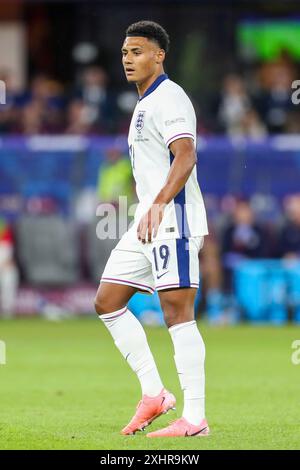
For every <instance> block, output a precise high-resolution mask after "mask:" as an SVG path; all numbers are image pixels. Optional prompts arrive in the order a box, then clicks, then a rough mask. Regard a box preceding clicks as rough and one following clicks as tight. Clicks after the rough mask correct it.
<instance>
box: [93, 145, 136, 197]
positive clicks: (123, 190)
mask: <svg viewBox="0 0 300 470" xmlns="http://www.w3.org/2000/svg"><path fill="white" fill-rule="evenodd" d="M106 157H107V160H106V162H105V163H104V164H103V165H101V167H100V171H99V178H98V190H97V193H98V197H99V200H100V202H110V203H112V204H115V205H118V203H119V196H126V197H127V204H128V206H129V205H130V204H131V203H132V202H133V200H134V188H133V179H132V170H131V165H130V160H129V158H128V156H127V155H123V154H122V152H121V151H120V150H119V149H118V148H117V147H114V148H109V149H108V150H107V153H106Z"/></svg>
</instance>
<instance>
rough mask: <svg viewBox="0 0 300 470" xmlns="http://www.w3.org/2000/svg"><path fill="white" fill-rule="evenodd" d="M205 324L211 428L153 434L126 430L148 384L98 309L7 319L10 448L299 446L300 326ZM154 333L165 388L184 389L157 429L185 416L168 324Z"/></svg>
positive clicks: (4, 371) (5, 434) (5, 400)
mask: <svg viewBox="0 0 300 470" xmlns="http://www.w3.org/2000/svg"><path fill="white" fill-rule="evenodd" d="M199 326H200V329H201V331H202V334H203V337H204V340H205V342H206V350H207V359H206V376H207V379H206V397H207V406H206V410H207V418H208V420H209V425H210V427H211V435H210V436H209V437H203V438H177V439H167V438H165V439H148V438H146V435H145V433H139V434H137V435H135V436H128V437H124V436H121V435H120V434H119V431H120V429H121V428H122V427H123V426H124V425H125V424H127V422H128V421H129V419H130V418H131V416H132V414H133V412H134V411H135V407H136V404H137V402H138V400H139V399H140V388H139V384H138V381H137V379H136V377H135V375H134V373H133V372H132V371H131V370H130V368H129V366H128V364H127V363H126V362H125V360H124V359H123V358H122V357H121V355H120V353H119V352H118V351H117V350H116V348H115V346H114V344H113V341H112V339H111V337H110V335H109V333H108V332H107V331H106V329H105V327H104V326H103V325H102V323H101V322H99V320H97V318H96V317H92V318H76V319H70V320H64V321H62V322H59V323H50V322H47V321H46V320H43V319H36V318H35V319H17V320H1V321H0V340H2V341H5V343H6V352H7V363H6V365H0V416H1V419H0V448H2V449H105V450H111V449H119V450H123V449H143V450H151V449H152V450H155V449H162V450H171V449H184V450H185V449H263V448H264V449H297V448H298V449H299V448H300V427H299V423H300V406H299V399H300V395H299V389H300V365H293V364H292V361H291V355H292V352H293V350H292V346H291V345H292V342H293V341H294V340H295V339H300V328H299V327H298V328H297V327H295V326H286V327H283V328H276V327H274V328H273V327H253V326H252V327H251V326H236V327H232V328H230V327H224V328H215V327H214V328H213V327H208V326H206V325H205V324H202V323H200V325H199ZM147 334H148V339H149V343H150V346H151V348H152V351H153V354H154V356H155V358H156V360H157V364H158V367H159V370H160V372H161V376H162V377H163V380H164V383H165V386H166V387H167V388H169V389H170V390H172V391H173V392H174V393H175V395H176V396H177V411H176V412H170V413H169V414H168V415H166V416H163V417H161V418H159V419H158V420H156V421H155V422H154V423H153V424H152V425H151V426H150V427H149V428H148V429H149V430H150V429H151V430H154V429H158V428H160V427H163V426H165V425H166V424H168V423H169V422H170V421H171V420H173V419H174V418H176V417H177V416H180V412H181V410H182V395H181V391H180V387H179V383H178V379H177V375H176V370H175V366H174V361H173V350H172V345H171V339H170V337H169V334H168V331H167V329H166V328H148V329H147Z"/></svg>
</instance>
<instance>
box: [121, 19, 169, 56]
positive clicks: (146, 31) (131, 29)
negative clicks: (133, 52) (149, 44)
mask: <svg viewBox="0 0 300 470" xmlns="http://www.w3.org/2000/svg"><path fill="white" fill-rule="evenodd" d="M126 36H128V37H131V36H143V37H145V38H148V39H150V40H152V41H156V42H157V43H158V45H159V47H160V48H161V49H163V50H164V51H165V52H168V50H169V44H170V38H169V35H168V33H167V32H166V30H165V29H164V28H163V27H162V26H161V25H160V24H158V23H155V22H154V21H146V20H145V21H138V22H137V23H133V24H131V25H130V26H128V28H127V29H126Z"/></svg>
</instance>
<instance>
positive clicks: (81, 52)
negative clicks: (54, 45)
mask: <svg viewBox="0 0 300 470" xmlns="http://www.w3.org/2000/svg"><path fill="white" fill-rule="evenodd" d="M97 54H98V49H97V47H96V46H95V44H92V43H90V42H80V43H79V44H76V46H75V47H74V49H73V59H74V60H75V61H76V62H80V63H81V64H87V63H89V62H91V61H92V60H94V59H95V58H96V57H97Z"/></svg>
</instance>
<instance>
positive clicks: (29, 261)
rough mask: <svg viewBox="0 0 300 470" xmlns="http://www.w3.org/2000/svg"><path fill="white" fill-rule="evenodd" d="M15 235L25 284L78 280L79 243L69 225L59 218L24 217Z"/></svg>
mask: <svg viewBox="0 0 300 470" xmlns="http://www.w3.org/2000/svg"><path fill="white" fill-rule="evenodd" d="M16 236H17V241H18V247H19V249H18V254H19V260H20V264H21V267H22V270H23V272H24V276H25V280H26V281H27V282H29V283H32V284H34V285H42V286H56V285H57V286H60V285H67V284H71V283H73V282H75V281H77V280H78V279H79V243H78V238H77V234H76V230H75V227H74V225H73V224H72V223H70V222H68V221H65V220H64V219H63V218H60V217H58V216H50V217H49V216H48V217H29V216H23V217H22V218H21V219H20V220H19V222H18V224H17V226H16Z"/></svg>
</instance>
